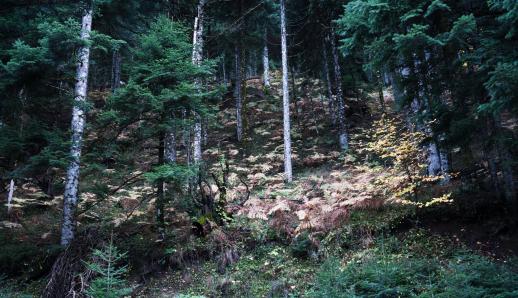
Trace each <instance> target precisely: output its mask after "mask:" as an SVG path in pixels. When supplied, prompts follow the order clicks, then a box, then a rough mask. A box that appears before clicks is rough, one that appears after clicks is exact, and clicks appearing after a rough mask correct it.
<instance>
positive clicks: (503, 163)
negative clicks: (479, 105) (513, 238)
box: [494, 115, 518, 224]
mask: <svg viewBox="0 0 518 298" xmlns="http://www.w3.org/2000/svg"><path fill="white" fill-rule="evenodd" d="M494 123H495V124H494V127H495V129H494V132H495V134H496V151H497V152H498V158H499V159H500V168H501V170H502V180H503V181H502V187H503V192H504V193H503V194H504V198H505V200H506V203H507V208H508V209H509V211H510V213H511V216H512V218H513V224H515V223H516V222H517V220H518V219H517V216H518V201H517V197H516V186H515V183H514V170H513V169H514V167H513V159H512V157H511V155H510V154H509V150H508V149H507V146H508V144H506V140H505V137H506V136H505V135H504V132H503V128H502V124H501V119H500V115H495V116H494Z"/></svg>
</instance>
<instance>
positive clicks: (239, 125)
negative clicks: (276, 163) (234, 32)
mask: <svg viewBox="0 0 518 298" xmlns="http://www.w3.org/2000/svg"><path fill="white" fill-rule="evenodd" d="M234 50H235V54H234V56H235V66H236V70H235V72H236V82H235V88H236V90H235V91H234V94H235V96H236V126H237V127H236V129H237V131H236V135H237V141H238V142H241V141H242V140H243V115H242V110H243V98H242V97H243V95H242V88H243V87H242V84H243V82H242V78H241V74H242V72H241V47H240V46H237V45H236V46H235V49H234Z"/></svg>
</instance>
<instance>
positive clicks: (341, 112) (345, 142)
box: [331, 33, 349, 151]
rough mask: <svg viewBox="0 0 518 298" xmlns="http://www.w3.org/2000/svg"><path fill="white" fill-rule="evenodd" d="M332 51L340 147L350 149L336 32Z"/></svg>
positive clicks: (332, 40) (332, 39)
mask: <svg viewBox="0 0 518 298" xmlns="http://www.w3.org/2000/svg"><path fill="white" fill-rule="evenodd" d="M331 51H332V53H333V65H334V67H333V68H334V74H335V85H336V86H335V88H336V104H337V106H338V141H339V144H340V149H341V150H342V151H346V150H348V149H349V137H348V135H347V128H346V126H345V121H346V120H345V104H344V92H343V90H342V70H341V67H340V61H339V58H338V50H337V49H336V45H335V36H334V33H332V35H331Z"/></svg>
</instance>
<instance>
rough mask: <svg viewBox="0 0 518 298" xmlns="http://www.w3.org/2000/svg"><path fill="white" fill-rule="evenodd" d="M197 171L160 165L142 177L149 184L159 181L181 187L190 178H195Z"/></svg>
mask: <svg viewBox="0 0 518 298" xmlns="http://www.w3.org/2000/svg"><path fill="white" fill-rule="evenodd" d="M196 175H197V169H196V168H195V167H188V166H184V165H168V164H166V165H161V166H157V167H155V168H153V170H152V171H150V172H148V173H146V174H145V175H144V177H145V178H146V179H147V180H148V181H149V182H150V183H155V182H157V181H159V180H164V181H166V182H170V183H175V184H177V185H181V184H182V183H185V182H186V181H188V180H189V179H190V178H193V177H196Z"/></svg>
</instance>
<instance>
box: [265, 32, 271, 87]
mask: <svg viewBox="0 0 518 298" xmlns="http://www.w3.org/2000/svg"><path fill="white" fill-rule="evenodd" d="M263 43H264V45H263V83H264V86H265V87H270V58H269V56H268V33H267V30H266V29H264V34H263Z"/></svg>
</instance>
